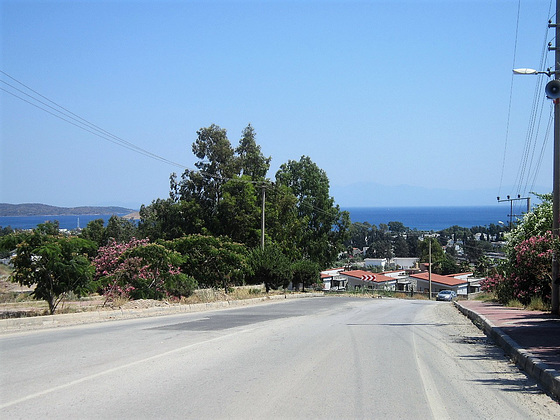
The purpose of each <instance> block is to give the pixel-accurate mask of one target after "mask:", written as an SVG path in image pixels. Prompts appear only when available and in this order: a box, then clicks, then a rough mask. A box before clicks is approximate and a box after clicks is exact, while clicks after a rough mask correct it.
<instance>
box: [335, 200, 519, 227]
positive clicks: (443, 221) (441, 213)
mask: <svg viewBox="0 0 560 420" xmlns="http://www.w3.org/2000/svg"><path fill="white" fill-rule="evenodd" d="M341 210H347V211H348V212H349V213H350V220H351V221H352V223H355V222H360V223H363V222H368V223H369V224H371V225H377V226H379V224H381V223H384V224H388V223H389V222H401V223H402V224H403V225H404V226H406V227H408V228H410V229H417V230H426V231H431V230H433V231H439V230H443V229H446V228H448V227H451V226H455V225H457V226H461V227H466V228H470V227H473V226H489V225H490V224H495V225H498V224H501V223H504V224H505V225H508V224H509V219H510V217H509V214H510V207H509V206H501V205H495V206H468V207H347V208H341ZM515 219H516V218H515V217H513V220H514V221H515ZM500 222H501V223H500Z"/></svg>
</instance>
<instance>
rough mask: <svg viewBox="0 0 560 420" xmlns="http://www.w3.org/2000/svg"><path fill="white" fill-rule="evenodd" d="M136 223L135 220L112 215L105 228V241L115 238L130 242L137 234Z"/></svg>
mask: <svg viewBox="0 0 560 420" xmlns="http://www.w3.org/2000/svg"><path fill="white" fill-rule="evenodd" d="M136 233H137V232H136V225H135V224H134V222H133V221H131V220H128V219H125V218H123V217H119V216H116V215H112V216H111V217H110V218H109V220H108V221H107V227H106V228H105V237H104V243H105V244H106V243H108V242H109V240H111V239H114V240H115V241H117V242H128V241H130V240H132V238H134V237H135V236H136Z"/></svg>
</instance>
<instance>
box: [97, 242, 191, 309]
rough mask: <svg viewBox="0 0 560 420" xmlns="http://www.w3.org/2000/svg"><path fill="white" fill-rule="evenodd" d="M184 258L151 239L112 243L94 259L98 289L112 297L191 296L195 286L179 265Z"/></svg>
mask: <svg viewBox="0 0 560 420" xmlns="http://www.w3.org/2000/svg"><path fill="white" fill-rule="evenodd" d="M181 262H182V257H181V255H180V254H178V253H177V252H174V251H170V250H168V249H167V248H165V247H164V246H163V245H160V244H155V243H150V241H149V240H148V239H142V240H139V239H135V238H133V239H132V240H131V241H129V242H127V243H117V242H116V241H112V242H110V243H109V244H108V245H107V246H104V247H101V248H99V251H98V255H97V257H96V258H95V260H94V261H93V263H94V266H95V270H96V271H95V280H96V285H97V288H98V290H99V291H101V292H102V293H104V294H105V295H106V296H107V297H108V298H109V299H115V298H117V297H120V298H126V299H128V298H132V299H161V298H164V297H170V296H176V297H180V296H189V295H190V294H192V292H193V290H194V289H195V288H196V286H197V285H196V282H195V281H194V279H192V278H191V277H189V276H187V275H185V274H183V273H181V271H180V269H179V268H178V267H179V266H180V265H181Z"/></svg>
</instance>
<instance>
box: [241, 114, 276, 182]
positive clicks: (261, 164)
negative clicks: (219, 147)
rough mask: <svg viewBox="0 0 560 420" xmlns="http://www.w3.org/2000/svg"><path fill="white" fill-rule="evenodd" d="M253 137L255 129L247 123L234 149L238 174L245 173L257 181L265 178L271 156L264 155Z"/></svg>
mask: <svg viewBox="0 0 560 420" xmlns="http://www.w3.org/2000/svg"><path fill="white" fill-rule="evenodd" d="M255 137H256V133H255V130H254V129H253V127H252V126H251V124H249V125H248V126H247V127H245V129H244V130H243V136H242V137H241V140H240V141H239V146H238V147H237V149H235V151H236V153H237V155H238V156H239V158H238V159H239V169H240V172H239V175H245V176H248V177H249V178H250V179H252V180H254V181H257V180H264V179H265V177H266V173H267V172H268V169H269V168H270V160H271V157H264V155H263V154H262V152H261V147H260V146H259V145H257V143H256V141H255Z"/></svg>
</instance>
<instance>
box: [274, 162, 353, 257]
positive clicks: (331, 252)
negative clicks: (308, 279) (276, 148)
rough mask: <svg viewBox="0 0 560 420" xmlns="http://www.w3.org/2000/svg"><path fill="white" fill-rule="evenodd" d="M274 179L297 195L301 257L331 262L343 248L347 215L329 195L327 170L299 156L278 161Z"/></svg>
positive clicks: (347, 224)
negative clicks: (297, 159)
mask: <svg viewBox="0 0 560 420" xmlns="http://www.w3.org/2000/svg"><path fill="white" fill-rule="evenodd" d="M276 182H277V183H278V184H280V185H285V186H287V187H288V188H289V189H290V191H291V192H292V194H294V195H295V197H296V198H297V204H296V209H297V216H298V218H299V219H300V220H301V221H302V229H301V231H300V234H299V235H298V242H299V246H300V248H301V250H302V252H303V256H304V258H307V259H310V260H311V261H314V262H316V263H318V264H319V266H321V267H326V266H328V265H330V264H332V263H333V262H334V261H335V260H336V257H337V255H338V253H339V252H340V251H341V250H342V249H343V242H344V240H345V239H346V236H347V233H348V228H349V226H350V216H349V214H348V212H343V211H341V210H340V208H339V206H338V205H335V204H334V199H333V198H332V197H331V196H330V195H329V179H328V177H327V174H326V172H325V171H324V170H322V169H320V168H319V167H318V166H317V165H316V164H315V163H314V162H312V161H311V159H310V158H309V157H307V156H302V157H301V159H300V160H299V161H293V160H291V161H288V163H285V164H283V165H281V166H280V169H279V170H278V172H277V173H276Z"/></svg>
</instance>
